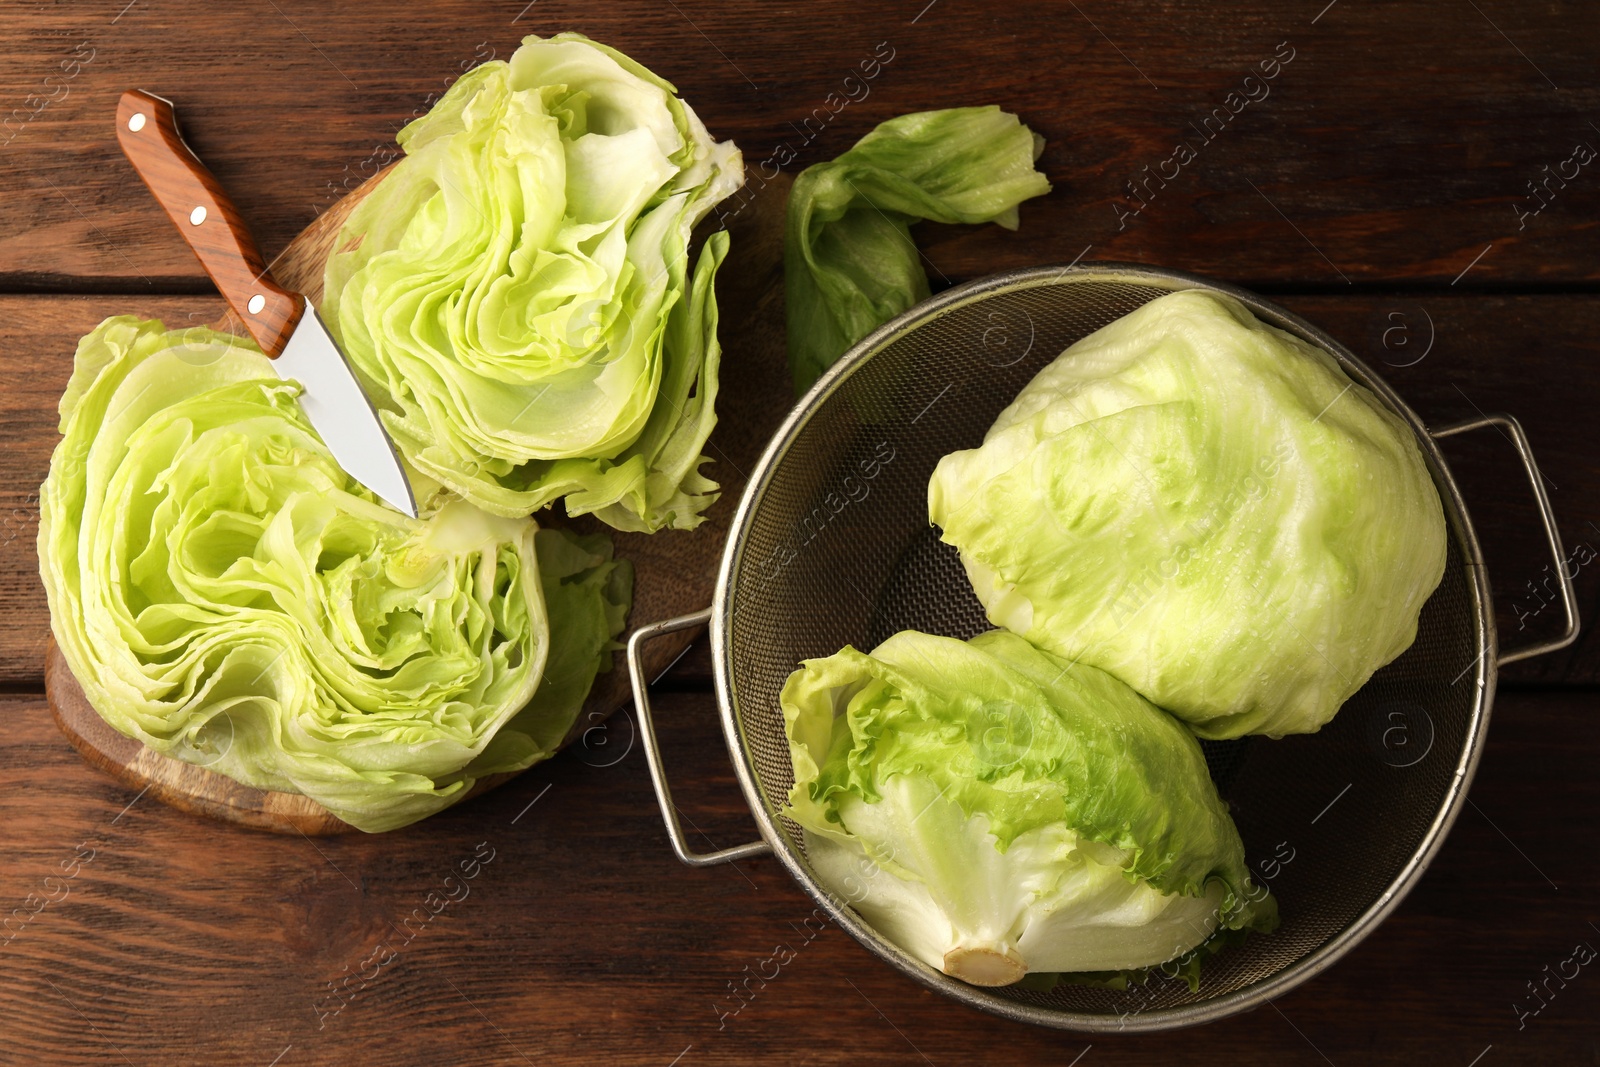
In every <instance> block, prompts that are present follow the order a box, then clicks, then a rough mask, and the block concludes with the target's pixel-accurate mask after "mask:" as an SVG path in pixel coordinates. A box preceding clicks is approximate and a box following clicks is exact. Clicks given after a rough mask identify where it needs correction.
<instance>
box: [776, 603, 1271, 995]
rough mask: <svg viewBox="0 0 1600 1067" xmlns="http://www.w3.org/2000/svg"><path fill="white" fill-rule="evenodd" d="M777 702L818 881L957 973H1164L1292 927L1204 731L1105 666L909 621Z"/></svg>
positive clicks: (1013, 977)
mask: <svg viewBox="0 0 1600 1067" xmlns="http://www.w3.org/2000/svg"><path fill="white" fill-rule="evenodd" d="M782 704H783V716H784V724H785V727H786V729H787V731H788V735H789V742H790V754H791V758H792V760H793V764H794V773H795V785H794V789H793V791H792V792H791V793H790V796H789V809H788V813H789V814H790V815H791V816H792V817H793V818H794V819H795V820H796V821H797V822H799V823H800V824H801V826H803V827H804V828H805V837H806V852H807V855H808V857H809V858H810V860H811V863H812V865H813V867H814V868H815V870H816V872H817V874H818V876H819V877H820V878H821V879H822V881H823V882H824V883H825V884H826V885H828V886H829V887H830V888H831V889H832V890H833V891H834V892H835V893H837V894H838V895H839V896H841V897H843V898H844V899H845V900H847V901H849V902H850V903H852V904H853V905H854V906H855V907H856V909H857V910H858V911H860V912H861V913H862V915H863V916H865V917H866V919H867V920H868V921H869V922H870V923H872V924H873V926H874V927H876V928H877V929H878V930H879V931H880V932H882V933H883V934H884V935H885V936H887V937H888V938H889V939H890V940H892V941H894V942H895V943H896V944H898V945H900V946H901V947H902V948H903V949H905V950H906V951H907V952H908V953H910V954H911V955H913V956H915V957H917V958H918V959H920V960H922V961H924V962H925V963H927V964H929V965H930V966H933V967H937V968H939V969H941V970H943V971H945V972H946V973H947V974H951V975H954V976H955V977H958V978H961V979H964V980H966V981H969V982H972V983H974V984H978V985H1003V984H1008V983H1010V982H1014V981H1017V980H1018V979H1020V978H1021V977H1022V976H1023V975H1025V974H1027V973H1030V972H1045V973H1055V972H1084V971H1093V972H1103V971H1122V970H1127V969H1134V968H1141V967H1150V966H1154V965H1157V964H1161V963H1164V962H1166V961H1169V960H1172V959H1174V958H1176V957H1178V956H1181V955H1183V954H1185V953H1187V952H1189V950H1191V949H1193V948H1194V947H1196V946H1197V945H1200V944H1201V943H1203V942H1205V941H1206V940H1207V939H1208V938H1209V937H1211V936H1212V935H1213V934H1214V933H1215V932H1216V931H1217V930H1218V929H1219V928H1226V929H1230V930H1237V929H1246V928H1254V929H1259V930H1268V929H1271V928H1272V926H1273V925H1274V924H1275V921H1276V914H1277V912H1276V904H1275V903H1274V902H1273V901H1272V899H1271V898H1270V897H1269V896H1267V895H1266V894H1265V892H1264V891H1262V890H1260V889H1259V888H1257V887H1255V886H1253V885H1252V884H1251V883H1250V880H1249V875H1248V872H1247V871H1246V869H1245V863H1244V846H1243V845H1242V844H1241V842H1240V840H1239V834H1238V831H1237V830H1236V829H1235V828H1234V825H1233V821H1232V819H1230V818H1229V816H1228V813H1227V809H1226V807H1225V806H1224V805H1223V803H1222V801H1221V799H1219V798H1218V796H1217V791H1216V788H1215V786H1213V784H1212V782H1211V779H1210V777H1209V775H1208V774H1207V772H1206V764H1205V759H1204V757H1203V756H1202V755H1201V752H1200V746H1199V743H1198V742H1197V741H1196V740H1195V739H1194V736H1193V735H1192V734H1191V733H1190V732H1189V731H1188V730H1187V729H1185V727H1184V726H1183V724H1182V723H1180V722H1178V721H1177V720H1176V719H1173V718H1172V717H1171V716H1169V715H1167V714H1165V713H1164V712H1162V711H1161V710H1160V709H1159V708H1156V707H1154V706H1153V705H1151V704H1150V703H1149V701H1147V700H1145V699H1144V698H1143V697H1141V696H1139V695H1138V694H1137V693H1135V692H1134V691H1133V690H1131V689H1129V688H1128V687H1127V686H1126V685H1124V684H1122V683H1121V682H1119V681H1117V680H1116V679H1115V678H1113V677H1111V676H1110V675H1108V674H1106V673H1105V672H1103V671H1100V670H1098V669H1096V668H1094V667H1091V666H1088V665H1087V664H1082V663H1079V664H1070V663H1068V662H1066V661H1064V660H1062V659H1059V658H1057V657H1054V656H1051V655H1050V654H1048V653H1046V652H1042V651H1040V650H1039V649H1037V648H1034V647H1033V646H1031V645H1030V644H1028V643H1027V642H1026V641H1024V640H1022V639H1021V638H1019V637H1017V636H1015V635H1014V634H1010V633H1006V632H1004V631H992V632H990V633H986V634H983V635H981V636H979V637H976V638H974V639H973V640H972V641H970V642H962V641H956V640H953V639H950V638H945V637H933V636H930V635H928V634H923V633H917V632H915V631H910V630H908V631H905V632H902V633H899V634H896V635H895V636H894V637H891V638H890V639H889V640H887V641H885V642H884V643H883V644H882V645H879V646H878V647H877V648H876V649H874V650H873V651H872V653H871V654H870V655H867V654H863V653H861V652H858V651H857V650H855V649H853V648H848V647H847V648H845V649H844V650H843V651H841V652H839V653H837V654H836V655H833V656H829V657H827V658H825V659H817V660H809V661H807V662H806V663H805V664H804V666H803V667H802V668H801V669H800V670H798V671H796V672H795V673H794V674H793V675H792V676H791V677H790V678H789V681H788V683H787V684H786V685H785V686H784V689H783V695H782Z"/></svg>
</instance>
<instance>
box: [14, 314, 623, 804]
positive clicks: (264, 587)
mask: <svg viewBox="0 0 1600 1067" xmlns="http://www.w3.org/2000/svg"><path fill="white" fill-rule="evenodd" d="M296 393H297V387H296V386H294V385H293V384H291V383H288V382H284V381H282V380H280V379H279V378H278V376H277V375H276V374H275V373H274V372H273V370H272V367H271V365H270V364H269V363H268V361H267V359H266V357H264V356H262V355H261V354H260V352H259V351H257V350H256V348H255V346H254V345H253V344H252V343H250V342H249V341H248V340H245V339H242V338H236V337H230V336H228V335H226V334H219V333H214V332H212V331H210V330H204V329H190V330H183V331H172V332H169V331H167V330H166V328H165V327H164V326H163V325H162V324H161V323H159V322H153V321H141V320H139V319H135V318H132V317H127V316H124V317H119V318H111V319H107V320H106V321H105V322H103V323H101V324H100V325H99V326H98V327H97V328H96V329H95V330H94V331H93V332H91V333H90V334H89V335H88V336H86V337H85V338H84V339H83V340H82V341H81V342H80V343H79V346H78V352H77V360H76V364H75V366H74V369H73V374H72V379H71V381H70V382H69V384H68V386H67V391H66V394H65V395H64V396H63V397H62V400H61V432H62V435H63V436H62V441H61V443H60V444H59V445H58V446H57V447H56V451H55V455H54V456H53V457H52V459H51V463H50V474H49V477H47V478H46V479H45V482H44V485H43V486H42V487H41V488H40V492H39V496H40V522H39V564H40V573H41V575H42V577H43V579H44V586H45V591H46V593H47V594H48V596H49V600H50V618H51V625H52V628H53V630H54V632H55V637H56V641H57V643H58V644H59V646H60V649H61V652H62V654H63V655H64V656H65V657H66V661H67V663H68V664H69V665H70V667H71V669H72V673H73V674H74V675H75V676H76V678H77V679H78V681H79V682H80V683H81V684H82V686H83V689H84V692H85V693H86V694H87V696H88V698H89V701H90V703H91V704H92V705H93V706H94V708H95V710H96V711H97V712H99V713H100V715H101V717H102V718H104V719H105V720H106V722H108V723H109V724H111V726H113V727H114V728H115V729H117V730H118V731H120V732H121V733H123V734H126V735H127V736H129V737H133V738H136V739H138V740H139V741H142V742H143V743H144V744H146V745H148V746H149V747H151V748H152V749H154V750H155V751H157V752H160V753H162V754H164V755H168V756H172V757H174V758H177V759H181V760H186V761H188V762H190V763H198V764H201V765H203V766H207V767H209V768H210V769H212V770H214V771H217V772H220V773H222V774H226V775H228V776H229V777H232V778H234V779H237V780H238V781H241V782H244V783H246V784H247V785H251V786H256V787H258V788H262V789H271V790H278V791H281V792H296V793H303V794H305V795H306V796H309V797H311V798H312V799H313V800H316V801H317V802H318V803H320V804H322V805H323V806H324V807H326V808H327V809H329V810H330V811H332V812H333V813H334V814H335V815H337V816H339V817H340V818H341V819H343V820H345V821H346V822H348V823H350V824H352V825H354V826H356V827H359V828H360V829H363V830H374V831H375V830H387V829H392V828H394V827H397V826H403V825H405V824H406V823H409V822H413V821H415V820H417V819H420V818H422V817H424V816H426V815H429V814H431V813H433V812H435V811H438V810H439V809H441V808H444V807H446V806H448V805H449V804H451V803H453V802H454V801H456V800H458V799H460V798H461V797H462V796H464V795H465V794H466V792H467V791H468V790H469V789H471V787H472V785H473V783H474V782H475V781H476V780H477V779H479V778H481V777H484V776H487V775H492V774H497V773H500V772H505V771H515V770H520V769H522V768H524V767H527V766H529V765H530V764H532V763H534V762H535V761H537V760H539V759H543V758H544V757H546V756H548V755H550V753H551V752H552V751H553V750H554V747H555V745H556V744H557V743H558V742H559V741H560V739H561V737H562V736H563V735H564V734H565V732H566V730H567V728H568V727H569V726H570V725H571V724H572V722H573V720H574V718H575V717H576V715H577V712H578V710H579V707H580V706H581V705H582V703H583V700H584V698H585V696H586V695H587V693H588V691H589V687H590V683H591V682H592V681H593V679H594V676H595V673H596V672H597V671H598V670H601V669H603V668H605V667H607V666H609V661H610V652H611V649H612V648H614V647H615V645H614V641H613V639H614V638H615V636H616V634H617V633H618V632H619V631H620V630H621V628H622V625H623V616H624V614H625V613H626V611H627V606H628V602H629V597H630V591H631V584H632V577H631V576H632V572H631V568H630V567H629V566H628V565H627V564H626V563H623V562H618V561H615V560H613V559H612V558H611V546H610V544H609V543H608V541H607V540H606V539H605V538H604V537H589V538H578V537H574V536H573V535H571V534H569V533H567V532H565V531H558V530H541V529H539V528H538V526H537V525H536V524H535V523H534V522H533V521H532V520H531V519H527V518H520V519H510V518H504V517H501V516H495V515H490V514H488V513H486V512H484V511H482V510H480V509H478V508H476V507H474V506H472V505H471V504H468V503H466V502H465V501H462V500H460V499H456V498H454V497H453V495H452V494H449V493H440V492H433V493H429V492H424V491H422V489H423V487H422V485H421V484H420V480H419V479H416V476H415V475H413V478H414V483H417V484H418V489H419V492H418V497H419V499H422V500H424V502H425V510H424V514H423V517H422V518H421V519H411V518H409V517H407V516H405V515H403V514H401V513H400V512H398V511H395V510H394V509H393V508H390V507H387V506H385V505H384V504H382V503H381V502H379V501H378V500H377V498H376V497H374V496H373V495H372V493H371V492H370V491H369V490H367V489H365V488H364V487H362V486H361V485H360V484H359V483H358V482H356V481H354V480H352V479H351V478H350V477H349V476H348V475H346V474H345V473H344V471H343V470H341V469H340V468H339V466H338V464H337V463H336V462H335V461H334V459H333V456H332V454H331V453H329V452H328V450H327V448H326V446H324V445H323V443H322V441H321V439H320V438H318V436H317V435H316V432H315V431H314V430H313V429H312V428H311V424H310V423H309V422H308V421H307V420H306V418H305V416H304V414H303V412H302V411H301V410H300V406H299V404H298V402H297V400H296ZM552 615H553V616H554V621H555V626H554V628H553V630H552V625H551V621H552V620H551V616H552Z"/></svg>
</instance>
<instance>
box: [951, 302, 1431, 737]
mask: <svg viewBox="0 0 1600 1067" xmlns="http://www.w3.org/2000/svg"><path fill="white" fill-rule="evenodd" d="M928 514H929V518H930V519H931V520H932V521H933V522H934V523H935V524H936V525H937V526H939V527H940V528H941V530H942V536H943V538H944V540H945V541H947V542H949V543H950V544H952V545H954V546H956V548H957V549H959V550H960V553H961V560H962V562H963V563H964V564H965V566H966V570H967V574H968V577H969V578H970V579H971V580H972V584H973V587H974V589H975V590H976V592H977V595H978V599H979V600H980V601H981V602H982V603H983V605H984V608H985V609H986V611H987V613H988V616H989V619H990V621H992V622H993V623H995V624H996V625H998V626H1004V627H1005V628H1007V629H1009V630H1011V631H1013V632H1014V633H1017V634H1021V635H1022V636H1024V637H1026V638H1027V639H1028V640H1030V641H1032V642H1034V643H1035V644H1037V645H1038V646H1040V647H1041V648H1044V649H1047V650H1049V651H1051V652H1054V653H1056V654H1057V655H1060V656H1064V657H1066V658H1067V659H1069V660H1072V661H1073V662H1078V663H1086V664H1090V665H1092V666H1095V667H1099V668H1100V669H1102V670H1105V671H1108V672H1110V673H1111V674H1113V675H1115V676H1116V677H1118V678H1120V679H1121V680H1122V681H1124V682H1126V683H1127V684H1128V685H1130V686H1132V687H1133V688H1134V689H1136V690H1138V691H1139V692H1140V693H1141V694H1143V695H1144V696H1146V697H1148V698H1149V699H1150V700H1152V701H1154V702H1155V703H1156V704H1158V705H1160V706H1161V707H1163V708H1165V709H1166V710H1168V711H1170V712H1172V713H1173V714H1174V715H1177V716H1179V717H1180V718H1182V719H1185V720H1186V721H1188V722H1189V723H1190V724H1191V726H1192V727H1193V729H1194V730H1195V732H1196V733H1198V734H1199V735H1200V736H1202V737H1207V738H1230V737H1238V736H1240V735H1242V734H1251V733H1262V734H1269V735H1271V736H1274V737H1277V736H1281V735H1284V734H1295V733H1311V732H1314V731H1316V730H1318V729H1319V728H1320V727H1321V726H1322V725H1323V724H1324V723H1326V722H1327V721H1328V720H1329V719H1331V718H1332V717H1333V716H1334V714H1335V713H1336V712H1337V711H1338V710H1339V707H1340V705H1341V704H1343V703H1344V701H1345V700H1347V699H1348V698H1349V697H1350V696H1351V695H1352V694H1353V693H1355V691H1356V690H1357V689H1359V688H1361V686H1362V684H1363V683H1365V682H1366V680H1367V679H1368V678H1370V677H1371V676H1372V674H1373V672H1374V671H1376V670H1377V669H1378V668H1379V667H1382V666H1383V665H1384V664H1386V663H1388V662H1389V661H1390V660H1392V659H1394V658H1395V657H1396V656H1398V655H1400V653H1401V652H1403V651H1405V649H1406V648H1408V647H1409V646H1410V645H1411V643H1412V641H1414V640H1415V639H1416V632H1417V616H1418V613H1419V612H1420V611H1421V608H1422V605H1423V603H1424V602H1425V601H1426V600H1427V599H1428V597H1429V595H1430V594H1432V592H1433V590H1434V589H1435V587H1437V586H1438V584H1439V580H1440V579H1441V578H1442V577H1443V575H1444V566H1445V553H1446V532H1445V523H1444V512H1443V509H1442V507H1441V505H1440V503H1439V494H1438V492H1437V490H1436V489H1435V488H1434V485H1433V481H1432V479H1431V477H1430V475H1429V472H1428V467H1427V465H1426V463H1425V462H1424V460H1423V457H1422V453H1421V451H1420V450H1419V449H1418V447H1417V444H1416V440H1415V438H1414V437H1413V434H1412V430H1411V428H1410V427H1409V426H1407V425H1406V424H1405V423H1404V422H1403V421H1401V419H1400V418H1399V417H1398V416H1397V415H1395V414H1393V413H1392V412H1390V411H1389V410H1388V409H1387V408H1386V407H1384V406H1383V404H1382V403H1380V402H1379V401H1378V400H1377V398H1375V397H1374V396H1373V395H1372V394H1371V393H1370V392H1368V391H1367V390H1366V389H1364V388H1363V387H1361V386H1360V385H1357V384H1355V383H1354V382H1352V381H1351V380H1350V379H1349V378H1348V377H1346V375H1345V374H1344V372H1343V371H1342V370H1340V368H1339V366H1338V364H1337V363H1336V362H1335V361H1334V360H1333V359H1332V357H1330V356H1328V355H1327V354H1326V353H1324V352H1322V351H1321V350H1320V349H1317V348H1315V347H1313V346H1311V345H1309V344H1306V343H1305V342H1302V341H1301V340H1299V339H1298V338H1296V337H1293V336H1291V335H1289V334H1287V333H1285V332H1283V331H1282V330H1278V329H1275V328H1273V327H1271V326H1267V325H1265V324H1263V323H1261V322H1259V321H1258V320H1257V319H1256V318H1255V317H1254V316H1253V315H1252V314H1251V313H1250V312H1249V310H1248V309H1247V308H1245V307H1244V305H1243V304H1241V303H1239V302H1238V301H1237V300H1234V299H1233V298H1232V297H1229V296H1225V295H1220V294H1215V293H1209V292H1204V291H1199V290H1191V291H1184V292H1178V293H1173V294H1171V295H1168V296H1164V297H1161V298H1160V299H1158V300H1153V301H1151V302H1150V303H1148V304H1145V305H1144V306H1143V307H1141V308H1139V309H1138V310H1136V311H1134V312H1132V313H1131V314H1129V315H1126V316H1124V317H1122V318H1121V319H1118V320H1117V321H1116V322H1113V323H1111V324H1110V325H1108V326H1106V327H1104V328H1103V329H1100V330H1097V331H1095V332H1094V333H1092V334H1090V335H1089V336H1088V337H1085V338H1084V339H1083V340H1081V341H1079V342H1078V343H1077V344H1075V345H1073V346H1072V347H1071V348H1068V349H1067V350H1066V351H1065V352H1063V353H1062V354H1061V355H1060V356H1059V357H1058V358H1057V359H1056V360H1055V361H1053V362H1052V363H1050V364H1049V365H1048V366H1046V367H1045V368H1044V369H1043V370H1041V371H1040V372H1039V373H1038V375H1037V376H1036V377H1035V378H1034V379H1033V381H1031V382H1030V383H1029V384H1028V385H1027V386H1026V387H1025V388H1024V389H1023V390H1022V392H1021V393H1020V394H1018V396H1017V398H1016V400H1015V401H1013V402H1012V404H1011V406H1010V407H1008V408H1006V409H1005V410H1004V411H1003V412H1001V414H1000V417H999V418H998V419H996V420H995V423H994V425H993V426H992V427H990V429H989V432H988V434H987V435H986V436H985V438H984V441H983V444H982V445H981V446H980V447H978V448H974V449H969V450H967V451H961V452H954V453H952V454H950V455H948V456H945V457H944V458H943V459H942V460H941V461H940V462H939V465H938V467H937V468H936V469H935V471H934V473H933V477H932V479H931V480H930V482H929V486H928Z"/></svg>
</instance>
